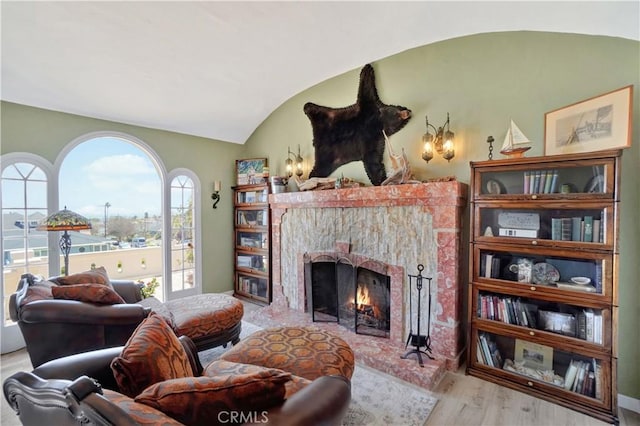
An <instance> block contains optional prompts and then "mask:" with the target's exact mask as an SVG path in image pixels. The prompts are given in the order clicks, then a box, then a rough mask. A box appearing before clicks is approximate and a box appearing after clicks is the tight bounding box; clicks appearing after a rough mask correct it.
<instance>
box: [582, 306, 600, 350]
mask: <svg viewBox="0 0 640 426" xmlns="http://www.w3.org/2000/svg"><path fill="white" fill-rule="evenodd" d="M577 317H578V318H577V326H576V328H577V330H576V335H577V337H578V338H579V339H583V340H586V341H587V342H593V343H598V344H600V345H601V344H602V343H603V340H602V336H603V320H602V311H599V310H595V311H594V310H593V309H591V308H588V309H584V310H582V311H580V312H578V315H577Z"/></svg>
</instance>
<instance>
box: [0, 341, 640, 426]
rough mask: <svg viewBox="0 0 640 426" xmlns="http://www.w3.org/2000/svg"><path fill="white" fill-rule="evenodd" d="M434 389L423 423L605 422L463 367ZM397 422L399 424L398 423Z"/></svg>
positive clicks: (9, 363) (18, 359)
mask: <svg viewBox="0 0 640 426" xmlns="http://www.w3.org/2000/svg"><path fill="white" fill-rule="evenodd" d="M0 367H1V368H0V370H1V376H2V381H3V382H4V380H5V378H7V377H9V376H10V375H11V374H13V373H15V372H17V371H21V370H23V371H30V370H31V362H30V361H29V356H28V355H27V352H26V350H25V349H21V350H19V351H16V352H12V353H9V354H5V355H2V357H1V359H0ZM434 393H435V394H436V395H437V397H438V398H439V401H438V404H437V405H436V407H435V409H434V410H433V412H432V413H431V416H430V417H429V420H428V421H427V422H426V425H425V426H449V425H450V426H463V425H464V426H473V425H478V426H500V425H504V426H517V425H521V426H552V425H558V426H597V425H606V423H603V422H601V421H599V420H596V419H593V418H592V417H589V416H585V415H583V414H580V413H577V412H575V411H573V410H569V409H567V408H563V407H561V406H559V405H556V404H551V403H549V402H546V401H543V400H540V399H537V398H534V397H531V396H528V395H525V394H523V393H520V392H517V391H514V390H511V389H507V388H505V387H502V386H498V385H495V384H493V383H489V382H485V381H484V380H480V379H477V378H475V377H471V376H466V375H464V370H462V369H461V370H460V371H458V372H449V373H447V374H446V376H445V377H444V378H443V379H442V381H441V382H440V384H439V385H438V386H437V388H436V389H435V391H434ZM0 424H2V426H18V425H20V422H19V421H18V419H17V417H16V415H15V414H14V412H13V410H11V408H9V405H8V404H7V402H6V401H5V400H4V397H3V398H2V416H1V418H0ZM620 424H621V425H622V426H632V425H633V426H636V425H640V414H638V413H635V412H633V411H629V410H624V409H621V410H620ZM398 426H400V425H398Z"/></svg>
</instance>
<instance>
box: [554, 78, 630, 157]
mask: <svg viewBox="0 0 640 426" xmlns="http://www.w3.org/2000/svg"><path fill="white" fill-rule="evenodd" d="M632 100H633V85H630V86H626V87H623V88H621V89H618V90H614V91H612V92H609V93H605V94H603V95H599V96H595V97H593V98H590V99H587V100H585V101H581V102H577V103H575V104H573V105H569V106H566V107H563V108H559V109H556V110H554V111H551V112H548V113H546V114H545V123H544V153H545V155H558V154H573V153H585V152H594V151H603V150H608V149H619V148H629V147H630V146H631V128H632V118H631V117H632Z"/></svg>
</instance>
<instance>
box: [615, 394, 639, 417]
mask: <svg viewBox="0 0 640 426" xmlns="http://www.w3.org/2000/svg"><path fill="white" fill-rule="evenodd" d="M618 406H619V407H621V408H624V409H626V410H630V411H633V412H636V413H640V399H637V398H631V397H630V396H625V395H621V394H618Z"/></svg>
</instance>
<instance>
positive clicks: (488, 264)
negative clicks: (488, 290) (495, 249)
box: [482, 253, 493, 278]
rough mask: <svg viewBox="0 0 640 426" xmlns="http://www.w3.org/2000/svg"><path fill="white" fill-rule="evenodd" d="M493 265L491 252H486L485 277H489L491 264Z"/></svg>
mask: <svg viewBox="0 0 640 426" xmlns="http://www.w3.org/2000/svg"><path fill="white" fill-rule="evenodd" d="M492 265H493V254H491V253H487V254H486V255H485V263H484V274H483V275H482V276H483V277H485V278H491V266H492Z"/></svg>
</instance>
